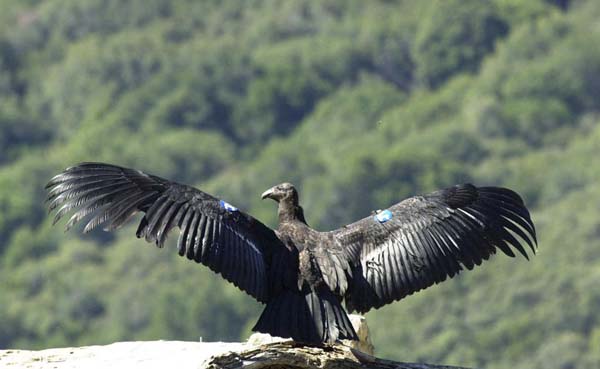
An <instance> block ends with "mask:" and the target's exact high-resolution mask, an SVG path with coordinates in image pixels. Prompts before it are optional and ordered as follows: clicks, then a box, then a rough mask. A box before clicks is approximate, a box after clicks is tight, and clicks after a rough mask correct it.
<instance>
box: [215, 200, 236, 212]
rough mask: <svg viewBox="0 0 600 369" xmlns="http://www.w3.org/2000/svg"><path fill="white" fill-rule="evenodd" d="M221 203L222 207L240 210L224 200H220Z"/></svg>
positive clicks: (228, 209)
mask: <svg viewBox="0 0 600 369" xmlns="http://www.w3.org/2000/svg"><path fill="white" fill-rule="evenodd" d="M219 205H221V207H222V208H223V209H225V210H227V211H238V208H236V207H235V206H233V205H231V204H230V203H228V202H227V201H224V200H220V201H219Z"/></svg>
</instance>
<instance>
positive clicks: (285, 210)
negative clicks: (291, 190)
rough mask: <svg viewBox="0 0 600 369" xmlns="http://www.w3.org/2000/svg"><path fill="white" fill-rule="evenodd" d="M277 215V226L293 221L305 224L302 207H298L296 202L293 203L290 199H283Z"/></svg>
mask: <svg viewBox="0 0 600 369" xmlns="http://www.w3.org/2000/svg"><path fill="white" fill-rule="evenodd" d="M277 215H278V216H279V224H282V223H289V222H294V221H299V222H301V223H304V224H306V220H305V219H304V211H303V210H302V207H301V206H300V205H298V202H297V201H293V200H292V199H283V200H281V201H280V202H279V208H278V211H277Z"/></svg>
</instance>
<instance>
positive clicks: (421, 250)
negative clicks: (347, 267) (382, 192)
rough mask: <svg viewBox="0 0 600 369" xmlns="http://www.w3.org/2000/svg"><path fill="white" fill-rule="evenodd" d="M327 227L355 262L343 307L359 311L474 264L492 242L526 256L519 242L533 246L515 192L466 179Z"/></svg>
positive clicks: (526, 214)
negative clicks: (344, 222) (462, 182)
mask: <svg viewBox="0 0 600 369" xmlns="http://www.w3.org/2000/svg"><path fill="white" fill-rule="evenodd" d="M331 233H332V234H333V237H334V238H335V239H336V241H337V242H338V244H339V245H340V246H341V247H343V248H344V251H345V253H346V257H347V259H348V260H349V261H350V263H351V264H352V265H353V266H354V267H353V273H352V277H351V280H350V281H349V282H348V290H347V291H346V294H345V298H346V303H347V306H348V308H349V309H350V310H357V311H359V312H363V313H364V312H366V311H368V310H370V309H371V308H379V307H381V306H383V305H385V304H388V303H390V302H392V301H394V300H400V299H402V298H403V297H405V296H407V295H410V294H412V293H414V292H417V291H419V290H422V289H425V288H427V287H429V286H431V285H433V284H436V283H439V282H442V281H444V280H445V279H446V278H447V277H450V278H452V277H453V276H455V275H456V274H458V273H459V272H460V270H462V268H463V267H466V268H467V269H472V268H473V266H474V265H479V264H481V262H482V261H483V260H487V259H488V258H489V257H490V255H491V254H494V253H495V252H496V248H498V249H500V250H502V252H504V253H505V254H506V255H509V256H513V257H514V256H515V254H514V253H513V250H512V249H513V248H514V249H516V250H517V251H519V252H520V253H521V254H523V256H525V257H526V258H528V256H527V252H526V251H525V248H524V247H523V241H525V243H527V244H528V245H529V247H530V248H531V250H533V252H534V253H535V249H536V245H537V240H536V233H535V227H534V225H533V222H532V221H531V218H530V216H529V211H528V210H527V208H526V207H525V205H524V204H523V200H521V198H520V197H519V195H517V194H516V193H515V192H513V191H511V190H509V189H505V188H498V187H481V188H477V187H475V186H473V185H470V184H465V185H458V186H455V187H452V188H448V189H445V190H441V191H437V192H433V193H431V194H428V195H424V196H415V197H412V198H409V199H406V200H404V201H402V202H400V203H398V204H396V205H394V206H392V207H390V208H389V209H386V210H384V211H381V212H378V213H377V214H375V215H374V216H370V217H367V218H364V219H362V220H359V221H358V222H355V223H353V224H350V225H348V226H346V227H344V228H341V229H338V230H336V231H333V232H331ZM519 239H520V240H519Z"/></svg>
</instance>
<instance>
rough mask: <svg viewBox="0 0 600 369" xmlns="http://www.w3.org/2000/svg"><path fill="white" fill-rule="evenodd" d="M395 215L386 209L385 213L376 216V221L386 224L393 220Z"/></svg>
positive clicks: (381, 212)
mask: <svg viewBox="0 0 600 369" xmlns="http://www.w3.org/2000/svg"><path fill="white" fill-rule="evenodd" d="M393 216H394V215H393V214H392V212H391V211H389V210H388V209H385V210H383V211H380V212H378V213H377V214H375V220H376V221H378V222H379V223H385V222H387V221H388V220H390V219H392V217H393Z"/></svg>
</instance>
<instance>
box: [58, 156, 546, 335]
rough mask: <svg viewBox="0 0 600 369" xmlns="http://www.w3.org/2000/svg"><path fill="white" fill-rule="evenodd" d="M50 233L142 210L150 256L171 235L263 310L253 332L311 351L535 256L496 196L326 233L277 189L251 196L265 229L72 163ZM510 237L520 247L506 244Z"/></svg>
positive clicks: (502, 197)
mask: <svg viewBox="0 0 600 369" xmlns="http://www.w3.org/2000/svg"><path fill="white" fill-rule="evenodd" d="M46 188H47V189H48V201H49V211H52V210H56V217H55V219H54V222H55V223H56V222H57V221H58V220H59V219H60V218H61V217H63V216H64V215H65V214H67V213H69V212H70V211H74V213H73V214H72V216H71V218H70V219H69V221H68V222H67V225H66V228H67V229H69V228H70V227H72V226H73V225H74V224H75V223H77V222H78V221H80V220H81V219H83V218H85V217H88V216H90V219H89V221H88V222H87V225H86V226H85V228H84V232H89V231H91V230H92V229H94V228H95V227H97V226H99V225H103V226H104V229H105V230H109V231H110V230H114V229H116V228H118V227H119V226H121V225H122V224H124V223H125V222H126V221H127V220H128V219H129V218H130V217H131V216H132V215H134V214H135V213H137V212H143V213H145V214H144V217H143V218H142V219H141V222H140V224H139V227H138V229H137V232H136V235H137V237H138V238H145V239H146V241H148V242H154V243H156V245H157V246H158V247H162V246H163V244H164V242H165V240H166V238H167V234H168V233H169V231H170V230H171V229H172V228H174V227H179V229H180V232H179V239H178V241H177V250H178V252H179V255H181V256H186V257H187V258H188V259H190V260H194V261H196V262H197V263H202V264H204V265H206V266H208V267H209V268H210V269H212V270H213V271H215V272H217V273H220V274H221V275H222V276H223V277H224V278H225V279H227V280H228V281H230V282H231V283H233V284H234V285H236V286H237V287H238V288H240V289H241V290H243V291H245V292H246V293H248V294H249V295H250V296H252V297H254V298H255V299H256V300H258V301H260V302H261V303H264V304H266V307H265V309H264V311H263V313H262V315H261V316H260V319H259V320H258V323H257V324H256V326H255V327H254V328H253V330H255V331H259V332H264V333H270V334H271V335H274V336H280V337H291V338H292V339H294V340H295V341H299V342H304V343H311V344H320V343H323V342H326V343H332V342H335V341H336V340H337V339H353V340H355V339H357V336H356V333H355V332H354V330H353V328H352V325H351V324H350V321H349V319H348V316H347V314H346V311H345V310H344V308H343V307H342V305H341V302H342V301H345V303H346V308H347V309H348V310H349V311H358V312H360V313H365V312H367V311H369V310H370V309H372V308H379V307H381V306H383V305H386V304H389V303H391V302H393V301H396V300H400V299H402V298H404V297H405V296H407V295H410V294H413V293H415V292H417V291H420V290H422V289H425V288H427V287H429V286H431V285H433V284H437V283H440V282H442V281H444V280H445V279H446V278H448V277H450V278H452V277H454V276H455V275H457V274H458V273H459V272H460V271H461V270H462V269H463V268H467V269H472V268H473V266H474V265H479V264H481V262H482V261H483V260H487V259H488V258H489V257H490V255H491V254H494V253H495V252H496V249H497V248H498V249H500V250H501V251H502V252H503V253H505V254H506V255H509V256H515V254H514V253H513V248H514V249H516V250H517V251H519V252H520V253H521V254H523V256H525V257H526V258H527V252H526V251H525V248H524V247H523V245H522V241H525V243H527V244H528V245H529V247H530V248H531V250H532V251H533V252H534V253H535V250H536V245H537V240H536V232H535V227H534V225H533V222H532V221H531V218H530V215H529V211H528V210H527V208H526V207H525V205H524V204H523V200H521V198H520V197H519V195H517V194H516V193H515V192H513V191H511V190H509V189H506V188H499V187H475V186H473V185H471V184H463V185H457V186H454V187H450V188H447V189H444V190H441V191H436V192H433V193H430V194H427V195H423V196H415V197H411V198H408V199H406V200H404V201H402V202H400V203H398V204H395V205H393V206H391V207H389V208H387V209H385V210H382V211H377V212H374V213H373V214H372V215H370V216H368V217H366V218H363V219H361V220H359V221H357V222H355V223H352V224H349V225H347V226H344V227H342V228H340V229H337V230H334V231H331V232H318V231H316V230H314V229H312V228H310V227H309V226H308V225H307V224H306V221H305V219H304V214H303V211H302V207H300V205H299V202H298V192H297V191H296V189H295V188H294V186H293V185H291V184H290V183H282V184H280V185H277V186H275V187H273V188H271V189H269V190H267V191H265V192H264V193H263V194H262V197H263V199H264V198H270V199H273V200H275V201H276V202H278V203H279V209H278V216H279V226H278V227H277V229H276V230H272V229H270V228H269V227H267V226H265V225H264V224H262V223H261V222H260V221H258V220H257V219H255V218H253V217H252V216H250V215H248V214H246V213H244V212H242V211H240V210H238V209H237V208H235V207H234V206H232V205H230V204H229V203H227V202H225V201H223V200H219V199H217V198H215V197H213V196H211V195H209V194H207V193H205V192H202V191H200V190H197V189H195V188H193V187H189V186H186V185H183V184H179V183H175V182H172V181H168V180H165V179H163V178H160V177H157V176H153V175H149V174H146V173H144V172H141V171H139V170H135V169H128V168H122V167H118V166H115V165H110V164H103V163H82V164H79V165H77V166H74V167H71V168H68V169H66V170H65V171H64V172H62V173H60V174H58V175H57V176H55V177H54V178H52V179H51V180H50V182H49V183H48V184H47V186H46ZM517 237H518V238H520V239H521V241H520V240H518V239H517Z"/></svg>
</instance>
